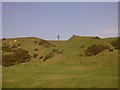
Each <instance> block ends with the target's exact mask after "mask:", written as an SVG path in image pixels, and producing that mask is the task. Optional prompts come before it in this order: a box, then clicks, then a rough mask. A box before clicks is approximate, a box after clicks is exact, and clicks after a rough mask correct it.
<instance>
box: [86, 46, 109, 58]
mask: <svg viewBox="0 0 120 90" xmlns="http://www.w3.org/2000/svg"><path fill="white" fill-rule="evenodd" d="M105 49H109V47H108V46H105V45H92V46H90V47H88V49H87V50H86V51H85V55H86V56H93V55H97V54H99V53H100V52H102V51H104V50H105Z"/></svg>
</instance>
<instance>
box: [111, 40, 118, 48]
mask: <svg viewBox="0 0 120 90" xmlns="http://www.w3.org/2000/svg"><path fill="white" fill-rule="evenodd" d="M111 44H112V46H114V47H115V49H116V50H120V38H118V39H117V40H115V41H113V42H111Z"/></svg>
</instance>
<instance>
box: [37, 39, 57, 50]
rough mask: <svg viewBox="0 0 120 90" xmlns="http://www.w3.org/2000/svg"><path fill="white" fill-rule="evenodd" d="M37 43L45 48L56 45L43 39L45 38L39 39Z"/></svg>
mask: <svg viewBox="0 0 120 90" xmlns="http://www.w3.org/2000/svg"><path fill="white" fill-rule="evenodd" d="M39 45H41V46H44V47H45V48H48V47H56V46H55V45H53V44H51V43H49V42H48V41H45V40H42V41H40V42H39Z"/></svg>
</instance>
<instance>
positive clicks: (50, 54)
mask: <svg viewBox="0 0 120 90" xmlns="http://www.w3.org/2000/svg"><path fill="white" fill-rule="evenodd" d="M51 57H54V54H53V53H49V54H48V55H46V56H45V58H44V60H43V61H46V60H47V59H49V58H51Z"/></svg>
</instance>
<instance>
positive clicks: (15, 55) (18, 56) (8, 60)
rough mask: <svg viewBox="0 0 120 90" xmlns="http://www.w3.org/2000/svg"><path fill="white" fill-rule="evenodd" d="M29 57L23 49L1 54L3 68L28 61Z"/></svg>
mask: <svg viewBox="0 0 120 90" xmlns="http://www.w3.org/2000/svg"><path fill="white" fill-rule="evenodd" d="M30 58H31V56H30V55H29V52H28V51H26V50H24V49H17V50H13V51H12V52H11V53H9V54H4V53H3V54H2V65H3V66H12V65H16V64H19V63H22V62H27V61H29V60H30Z"/></svg>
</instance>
